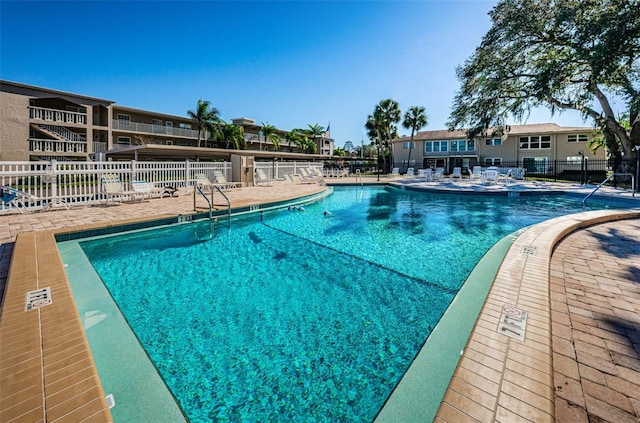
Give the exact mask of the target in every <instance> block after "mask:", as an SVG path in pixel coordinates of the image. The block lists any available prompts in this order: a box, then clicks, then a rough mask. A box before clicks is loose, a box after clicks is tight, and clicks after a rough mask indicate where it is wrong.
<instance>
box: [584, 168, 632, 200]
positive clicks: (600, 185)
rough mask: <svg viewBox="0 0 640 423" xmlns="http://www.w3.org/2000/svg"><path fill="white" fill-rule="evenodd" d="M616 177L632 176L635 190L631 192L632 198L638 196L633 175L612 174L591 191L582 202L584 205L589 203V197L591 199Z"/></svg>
mask: <svg viewBox="0 0 640 423" xmlns="http://www.w3.org/2000/svg"><path fill="white" fill-rule="evenodd" d="M614 176H631V186H632V187H634V188H633V190H632V191H631V196H632V197H635V196H636V191H635V186H636V184H635V178H634V177H633V173H612V174H611V175H609V176H607V177H606V179H605V180H604V181H602V182H600V184H598V186H597V187H595V188H594V190H593V191H591V193H590V194H589V195H587V196H586V197H584V199H583V200H582V205H583V206H584V204H585V203H586V202H587V200H588V199H589V197H591V196H592V195H593V194H595V193H596V191H597V190H599V189H600V187H602V186H603V185H604V184H606V183H607V182H608V181H609V179H611V178H613V177H614Z"/></svg>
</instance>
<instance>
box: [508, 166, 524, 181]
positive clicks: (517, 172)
mask: <svg viewBox="0 0 640 423" xmlns="http://www.w3.org/2000/svg"><path fill="white" fill-rule="evenodd" d="M524 173H525V169H524V168H523V167H519V168H516V169H511V177H512V178H513V179H517V180H523V179H524Z"/></svg>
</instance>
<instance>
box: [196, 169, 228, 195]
mask: <svg viewBox="0 0 640 423" xmlns="http://www.w3.org/2000/svg"><path fill="white" fill-rule="evenodd" d="M196 187H200V188H201V189H204V190H206V191H208V192H213V190H214V189H215V187H219V188H220V189H222V185H221V184H217V183H214V182H211V180H210V179H209V177H208V176H207V175H206V174H204V173H197V174H196Z"/></svg>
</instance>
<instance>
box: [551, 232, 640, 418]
mask: <svg viewBox="0 0 640 423" xmlns="http://www.w3.org/2000/svg"><path fill="white" fill-rule="evenodd" d="M550 283H551V319H552V322H553V323H552V324H553V354H554V357H553V379H554V388H555V395H556V398H555V406H556V421H558V422H577V423H581V422H584V423H588V422H611V423H623V422H629V423H631V422H633V423H638V422H640V220H625V221H618V222H611V223H606V224H601V225H597V226H593V227H590V228H586V229H583V230H581V231H579V232H577V233H575V234H572V235H571V236H569V237H568V238H567V239H565V240H564V241H562V242H561V243H560V245H559V246H558V247H557V249H556V251H555V253H554V254H553V259H552V261H551V276H550Z"/></svg>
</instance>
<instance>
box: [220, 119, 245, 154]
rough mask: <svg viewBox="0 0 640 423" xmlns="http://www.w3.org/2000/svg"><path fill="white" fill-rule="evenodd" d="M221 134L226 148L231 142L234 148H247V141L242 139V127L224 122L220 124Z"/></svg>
mask: <svg viewBox="0 0 640 423" xmlns="http://www.w3.org/2000/svg"><path fill="white" fill-rule="evenodd" d="M222 134H223V137H224V142H225V143H226V147H225V148H227V149H229V146H230V145H231V144H233V148H234V150H244V149H245V148H247V142H246V140H245V139H244V128H243V127H242V126H238V125H234V124H232V123H225V124H224V125H223V126H222Z"/></svg>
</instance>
